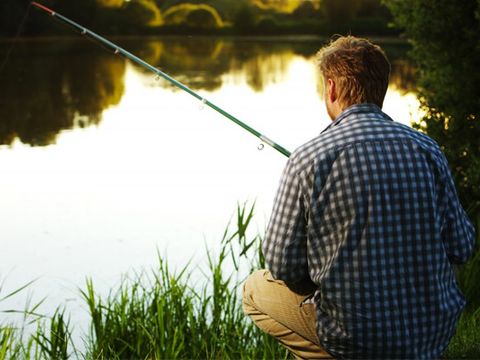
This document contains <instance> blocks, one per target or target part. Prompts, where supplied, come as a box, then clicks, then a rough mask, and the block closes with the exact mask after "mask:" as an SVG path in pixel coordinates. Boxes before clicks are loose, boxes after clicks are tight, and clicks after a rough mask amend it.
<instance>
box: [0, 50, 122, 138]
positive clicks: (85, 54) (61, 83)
mask: <svg viewBox="0 0 480 360" xmlns="http://www.w3.org/2000/svg"><path fill="white" fill-rule="evenodd" d="M87 45H88V44H85V43H84V42H79V41H70V42H66V41H56V42H26V43H21V44H18V45H17V46H16V47H15V48H14V53H13V54H12V56H11V58H10V60H9V62H8V65H7V66H6V67H5V69H4V72H3V73H2V74H0V81H1V82H2V89H1V96H0V143H1V144H4V145H9V144H11V143H12V142H13V141H14V140H15V139H16V138H18V139H19V140H20V141H21V142H23V143H25V144H29V145H32V146H45V145H49V144H52V143H55V141H56V137H57V134H58V133H59V132H60V131H61V130H64V129H71V128H73V127H84V126H89V125H92V124H98V123H99V121H100V120H101V113H102V111H103V110H104V109H106V108H108V107H109V106H112V105H116V104H118V103H119V102H120V100H121V98H122V95H123V92H124V81H123V77H124V73H125V61H124V60H122V59H119V58H116V57H114V56H111V55H109V54H108V53H104V52H101V51H98V50H97V49H92V47H91V46H87Z"/></svg>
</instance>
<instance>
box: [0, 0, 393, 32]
mask: <svg viewBox="0 0 480 360" xmlns="http://www.w3.org/2000/svg"><path fill="white" fill-rule="evenodd" d="M40 2H41V3H42V4H44V5H46V6H49V7H51V8H52V9H54V10H55V11H57V12H59V13H62V14H63V15H65V16H67V17H71V18H72V19H73V20H75V21H77V22H79V23H81V24H83V25H85V26H87V27H92V28H93V29H94V30H96V31H101V32H102V33H105V34H109V35H131V34H135V35H142V34H148V35H151V34H169V33H179V34H184V33H192V32H195V33H206V34H227V35H228V34H232V35H238V34H240V35H274V34H317V35H329V34H331V33H335V32H340V33H345V32H350V33H355V34H372V35H373V34H379V35H389V34H395V33H396V31H395V30H393V29H392V28H391V27H389V26H388V24H389V22H390V21H391V20H392V16H391V14H390V11H389V10H388V8H387V7H386V6H385V5H383V4H382V2H381V0H188V1H187V0H82V1H66V0H43V1H41V0H40ZM29 4H30V1H29V0H2V1H1V2H0V36H3V37H12V36H14V35H15V34H16V32H17V29H18V27H19V24H20V23H21V20H22V18H23V16H24V14H25V12H26V11H27V9H28V7H29ZM22 34H23V35H24V36H35V35H63V34H65V31H64V30H62V29H60V28H59V27H58V25H56V24H52V22H51V20H49V19H48V18H46V17H45V16H40V15H39V14H37V11H35V13H34V14H32V15H30V16H29V18H28V21H27V22H26V24H25V27H24V29H23V31H22Z"/></svg>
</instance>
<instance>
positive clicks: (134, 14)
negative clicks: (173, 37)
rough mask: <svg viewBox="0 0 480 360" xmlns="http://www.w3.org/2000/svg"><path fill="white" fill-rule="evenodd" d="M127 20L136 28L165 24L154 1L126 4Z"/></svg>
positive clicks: (131, 0) (139, 0) (145, 0)
mask: <svg viewBox="0 0 480 360" xmlns="http://www.w3.org/2000/svg"><path fill="white" fill-rule="evenodd" d="M124 9H125V19H128V24H129V25H131V26H134V27H140V28H141V27H147V26H158V25H161V24H162V22H163V19H162V14H161V12H160V9H159V8H158V7H157V4H156V3H155V1H154V0H130V1H128V2H126V3H125V5H124Z"/></svg>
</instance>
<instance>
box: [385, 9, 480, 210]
mask: <svg viewBox="0 0 480 360" xmlns="http://www.w3.org/2000/svg"><path fill="white" fill-rule="evenodd" d="M385 3H386V4H387V5H388V7H389V8H390V9H391V11H392V13H393V14H394V16H395V22H396V24H397V25H398V26H400V27H401V28H402V29H403V30H404V31H405V35H406V37H407V38H408V39H409V40H410V42H411V43H412V46H413V51H412V57H413V58H414V60H415V61H416V64H417V67H418V70H419V71H418V74H419V79H418V86H419V90H420V100H421V102H422V107H423V109H424V111H425V112H426V115H425V117H424V119H423V121H422V122H421V123H420V124H418V125H417V126H418V127H419V128H420V129H421V130H423V131H425V132H426V133H427V134H429V135H430V136H431V137H433V138H434V139H435V140H436V141H437V142H438V143H439V144H440V146H441V147H442V150H443V151H444V152H445V154H446V156H447V158H448V160H449V162H450V166H451V168H452V172H453V175H454V177H455V180H456V184H457V187H458V190H459V195H460V198H461V200H462V203H463V204H464V206H465V207H466V208H467V209H468V211H469V213H470V214H471V215H472V217H474V218H475V217H476V216H475V214H478V213H480V187H479V186H478V184H480V142H479V141H478V139H479V138H480V119H479V116H480V72H479V71H478V69H479V68H480V19H479V17H478V16H475V13H477V14H478V12H479V11H480V10H479V8H480V3H479V2H478V0H465V1H462V2H458V1H456V0H439V1H437V0H435V1H433V0H422V1H418V0H402V1H398V0H387V1H385Z"/></svg>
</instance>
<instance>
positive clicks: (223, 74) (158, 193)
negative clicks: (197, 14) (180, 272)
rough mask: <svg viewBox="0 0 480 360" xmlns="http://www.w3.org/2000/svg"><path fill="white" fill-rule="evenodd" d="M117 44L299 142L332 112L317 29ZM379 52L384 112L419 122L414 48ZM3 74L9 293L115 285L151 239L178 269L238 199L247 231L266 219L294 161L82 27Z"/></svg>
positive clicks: (270, 131)
mask: <svg viewBox="0 0 480 360" xmlns="http://www.w3.org/2000/svg"><path fill="white" fill-rule="evenodd" d="M119 43H120V45H121V46H123V47H125V48H126V49H127V50H129V51H131V52H133V53H134V54H136V55H138V56H140V57H142V58H144V59H145V60H146V61H147V62H149V63H151V64H153V65H154V66H157V67H159V68H161V69H162V70H163V71H165V72H167V73H168V74H170V75H172V76H173V77H175V78H177V79H178V80H180V81H182V82H184V83H185V84H186V85H188V86H189V87H191V88H192V89H193V90H195V91H198V92H199V93H200V94H201V95H202V96H204V97H205V98H207V99H209V100H210V101H212V102H213V103H215V104H217V105H219V106H220V107H222V108H223V109H225V110H226V111H229V112H230V113H232V114H233V115H235V116H237V117H238V118H239V119H241V120H242V121H245V122H246V123H247V124H249V125H250V126H252V127H254V128H255V129H257V130H258V131H260V132H262V133H264V134H265V135H267V136H268V137H270V138H271V139H273V140H275V141H276V142H278V143H279V144H281V145H282V146H284V147H286V148H287V149H289V150H293V149H294V148H296V147H298V146H299V145H301V144H302V143H303V142H305V141H307V140H309V139H311V138H312V137H314V136H315V135H316V134H318V133H319V132H320V131H321V130H322V129H323V128H324V127H325V126H327V125H328V123H329V119H328V117H327V114H326V111H325V109H324V105H323V100H322V97H321V96H322V94H321V86H320V84H319V82H318V81H317V80H318V74H317V73H316V70H315V63H314V55H315V52H316V51H317V50H318V48H319V47H320V46H321V44H322V41H321V40H316V39H290V40H281V41H280V40H276V41H274V40H263V41H258V40H257V41H254V40H242V41H240V40H219V39H208V38H187V37H184V38H168V39H164V40H145V39H142V40H139V39H130V40H125V39H122V40H119ZM8 46H9V44H7V43H0V54H1V57H0V59H1V60H3V59H4V57H5V53H6V50H7V48H8ZM385 49H386V51H387V54H388V55H389V57H390V59H391V61H392V63H393V74H392V78H391V85H390V87H389V90H388V93H387V98H386V100H385V106H384V111H385V112H386V113H388V114H389V115H390V116H392V117H393V118H394V119H396V120H398V121H400V122H403V123H410V121H411V119H417V118H418V116H419V115H418V101H417V99H416V96H415V93H414V73H413V71H412V68H411V66H409V64H408V62H407V61H406V60H405V57H406V55H405V52H406V51H407V48H406V47H405V46H400V45H392V46H389V45H388V44H386V45H385ZM0 79H1V84H2V89H1V90H0V94H1V95H0V168H1V176H0V198H1V202H0V221H1V226H0V239H1V241H2V261H1V262H0V277H1V279H2V280H3V281H4V286H3V288H2V289H1V291H2V293H0V298H1V297H2V295H5V294H6V293H7V292H8V291H10V290H13V289H15V288H17V287H19V286H20V285H22V284H24V283H26V282H28V281H30V280H32V279H38V280H37V281H36V282H35V284H34V285H33V286H32V287H31V291H32V293H33V297H34V299H40V298H42V297H45V296H46V297H47V300H46V302H45V303H44V305H43V308H42V309H43V310H44V312H47V313H48V312H49V311H52V309H54V308H55V307H56V306H58V305H59V304H62V303H65V301H67V303H70V304H79V303H81V302H80V301H79V300H78V287H82V288H83V287H84V283H85V278H86V277H87V276H88V277H93V279H94V283H96V284H97V285H98V288H99V290H101V291H102V292H104V293H105V292H107V291H108V289H109V288H111V287H112V286H113V285H114V284H116V283H118V281H119V280H120V277H121V275H122V274H124V273H126V272H128V271H129V270H132V269H136V270H138V269H141V268H150V267H152V266H154V265H155V264H156V263H157V250H158V252H159V253H161V254H164V255H165V256H166V257H167V258H168V260H169V263H170V264H171V266H172V267H182V266H183V265H185V264H186V263H187V261H188V260H192V266H196V265H199V266H202V264H205V261H206V260H205V247H208V248H209V249H212V251H214V250H215V249H218V245H219V241H220V239H221V236H222V234H223V231H224V229H225V226H226V224H227V222H228V221H229V219H230V217H231V215H232V214H233V213H234V211H235V208H236V204H237V202H245V201H250V202H253V201H256V216H255V221H254V224H255V226H254V228H253V229H252V232H253V233H258V232H260V233H261V232H263V230H264V228H265V224H266V222H267V220H268V215H269V212H270V208H271V206H272V201H273V197H274V195H275V190H276V188H277V184H278V181H279V177H280V174H281V171H282V169H283V166H284V164H285V162H286V158H285V157H284V156H283V155H282V154H280V153H278V152H277V151H275V150H273V149H271V148H268V147H265V149H264V150H262V151H259V150H258V149H257V147H258V146H259V144H260V141H259V140H258V139H256V138H255V137H254V136H252V135H251V134H249V133H247V132H246V131H244V130H243V129H241V128H240V127H238V126H237V125H235V124H233V123H232V122H230V121H229V120H227V119H226V118H224V117H222V116H221V115H219V114H217V113H216V112H214V111H213V110H210V109H208V108H205V109H202V106H201V103H200V102H199V101H198V100H196V99H194V98H193V97H191V96H190V95H188V94H186V93H184V92H182V91H180V90H178V89H176V88H174V87H172V86H171V85H169V84H168V83H166V82H165V81H163V80H156V79H155V77H154V76H153V75H152V74H151V73H148V72H146V71H145V70H144V69H142V68H139V67H137V66H135V65H132V64H131V63H129V62H127V61H125V60H123V59H122V58H119V57H117V56H115V55H113V54H111V53H109V52H107V51H104V50H102V49H101V48H100V47H99V46H97V45H95V44H92V43H91V42H88V41H85V40H65V39H64V40H55V41H52V40H50V41H40V40H37V41H29V42H22V43H20V44H17V46H15V48H14V49H13V52H12V54H11V56H10V59H9V62H8V63H7V65H6V66H5V68H4V69H3V72H2V73H0ZM26 296H27V295H26V293H25V294H23V295H22V294H20V295H19V296H17V297H16V298H15V299H14V300H11V301H9V302H3V303H0V310H4V309H5V308H12V307H16V308H23V306H24V303H25V300H26ZM82 306H83V305H82ZM76 316H77V315H75V314H74V315H73V320H74V321H75V318H76ZM78 316H80V317H81V315H78Z"/></svg>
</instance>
